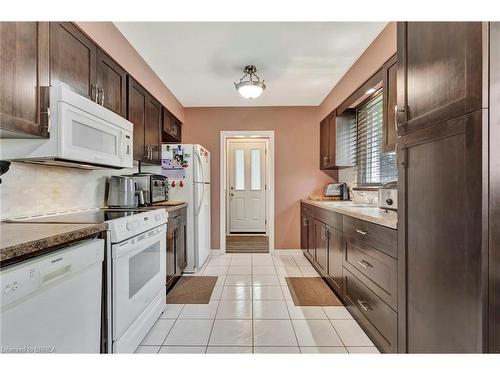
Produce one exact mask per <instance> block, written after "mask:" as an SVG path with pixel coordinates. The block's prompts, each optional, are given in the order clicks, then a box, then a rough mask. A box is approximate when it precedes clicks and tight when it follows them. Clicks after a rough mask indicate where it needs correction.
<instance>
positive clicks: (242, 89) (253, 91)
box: [236, 81, 266, 99]
mask: <svg viewBox="0 0 500 375" xmlns="http://www.w3.org/2000/svg"><path fill="white" fill-rule="evenodd" d="M265 88H266V85H265V84H263V83H262V82H255V81H244V82H240V83H238V84H237V85H236V90H238V92H239V93H240V95H241V96H243V97H244V98H245V99H255V98H258V97H259V96H260V94H262V91H264V89H265Z"/></svg>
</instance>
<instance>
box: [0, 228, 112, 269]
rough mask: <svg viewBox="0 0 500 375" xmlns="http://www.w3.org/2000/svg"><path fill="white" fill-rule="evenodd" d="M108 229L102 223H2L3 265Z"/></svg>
mask: <svg viewBox="0 0 500 375" xmlns="http://www.w3.org/2000/svg"><path fill="white" fill-rule="evenodd" d="M107 229H108V224H107V223H101V224H48V223H42V224H40V223H6V222H1V223H0V266H1V267H5V266H8V265H10V264H13V263H17V262H19V261H23V260H26V259H29V258H32V257H34V256H37V255H40V254H44V253H47V252H49V251H50V250H51V249H53V248H56V247H59V246H60V245H64V244H65V243H69V242H73V241H76V240H79V239H81V238H85V237H88V236H92V235H96V234H98V233H100V232H103V231H105V230H107Z"/></svg>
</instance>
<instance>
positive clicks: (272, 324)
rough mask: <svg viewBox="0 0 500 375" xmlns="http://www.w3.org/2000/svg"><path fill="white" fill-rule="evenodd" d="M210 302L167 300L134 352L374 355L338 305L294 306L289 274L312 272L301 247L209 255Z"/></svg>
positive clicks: (348, 315) (371, 347) (207, 268)
mask: <svg viewBox="0 0 500 375" xmlns="http://www.w3.org/2000/svg"><path fill="white" fill-rule="evenodd" d="M198 275H207V276H208V275H210V276H212V275H213V276H217V277H218V280H217V284H216V286H215V288H214V291H213V293H212V296H211V300H210V303H208V304H205V305H167V307H166V309H165V311H164V312H163V315H162V316H161V317H160V319H159V320H158V321H157V322H156V323H155V325H154V326H153V328H151V330H150V331H149V333H148V335H147V336H146V338H145V339H144V341H143V342H142V343H141V345H140V346H139V348H138V349H137V353H344V354H345V353H378V352H379V351H378V350H377V348H375V347H374V345H373V343H372V342H371V341H370V339H369V338H368V336H367V335H366V334H365V333H364V332H363V330H362V329H361V328H360V327H359V325H358V323H356V321H355V320H354V319H353V318H352V316H351V315H350V314H349V312H348V311H347V309H346V308H345V307H342V306H329V307H326V306H325V307H317V306H307V307H304V306H295V305H294V303H293V300H292V297H291V295H290V291H289V290H288V286H287V284H286V281H285V277H287V276H306V277H311V276H317V275H318V274H317V272H316V271H315V270H314V268H313V267H312V266H311V265H310V264H309V262H308V260H307V259H306V258H305V257H304V256H303V255H302V253H301V252H299V251H281V252H278V253H277V255H274V256H271V255H269V254H261V253H260V254H257V253H256V254H224V255H211V256H210V258H209V259H208V260H207V263H206V265H205V266H204V268H203V269H202V270H201V272H199V274H198Z"/></svg>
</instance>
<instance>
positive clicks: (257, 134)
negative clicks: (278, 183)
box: [219, 130, 274, 254]
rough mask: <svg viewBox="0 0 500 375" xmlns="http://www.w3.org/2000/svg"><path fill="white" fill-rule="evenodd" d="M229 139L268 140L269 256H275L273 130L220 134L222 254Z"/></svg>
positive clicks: (222, 250)
mask: <svg viewBox="0 0 500 375" xmlns="http://www.w3.org/2000/svg"><path fill="white" fill-rule="evenodd" d="M229 138H265V139H267V140H268V153H267V160H266V163H267V176H266V180H267V191H266V194H267V196H266V199H267V202H266V219H267V235H268V237H269V254H274V131H273V130H260V131H259V130H255V131H251V130H225V131H221V132H220V181H219V184H220V188H219V191H220V195H219V202H220V204H219V206H220V207H219V208H220V211H219V218H220V228H219V230H220V242H219V243H220V253H221V254H225V253H226V223H227V217H226V215H227V208H226V207H227V204H226V203H227V200H226V196H227V164H228V161H227V140H228V139H229Z"/></svg>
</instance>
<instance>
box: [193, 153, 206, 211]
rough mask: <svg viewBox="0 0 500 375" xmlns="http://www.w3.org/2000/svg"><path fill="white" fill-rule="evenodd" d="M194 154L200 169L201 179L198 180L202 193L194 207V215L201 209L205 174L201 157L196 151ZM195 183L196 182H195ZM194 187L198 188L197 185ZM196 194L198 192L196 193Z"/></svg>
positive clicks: (203, 197)
mask: <svg viewBox="0 0 500 375" xmlns="http://www.w3.org/2000/svg"><path fill="white" fill-rule="evenodd" d="M194 154H195V155H196V159H197V160H198V163H199V165H198V167H199V169H200V170H201V181H199V182H198V184H199V185H201V187H202V193H201V199H200V200H199V202H197V203H198V205H197V207H196V212H195V215H196V216H198V215H199V213H200V211H201V206H202V204H203V199H205V176H204V173H203V164H202V161H201V157H200V154H198V153H197V152H195V153H194ZM195 184H196V183H195ZM196 189H198V186H196ZM197 196H198V194H197Z"/></svg>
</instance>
